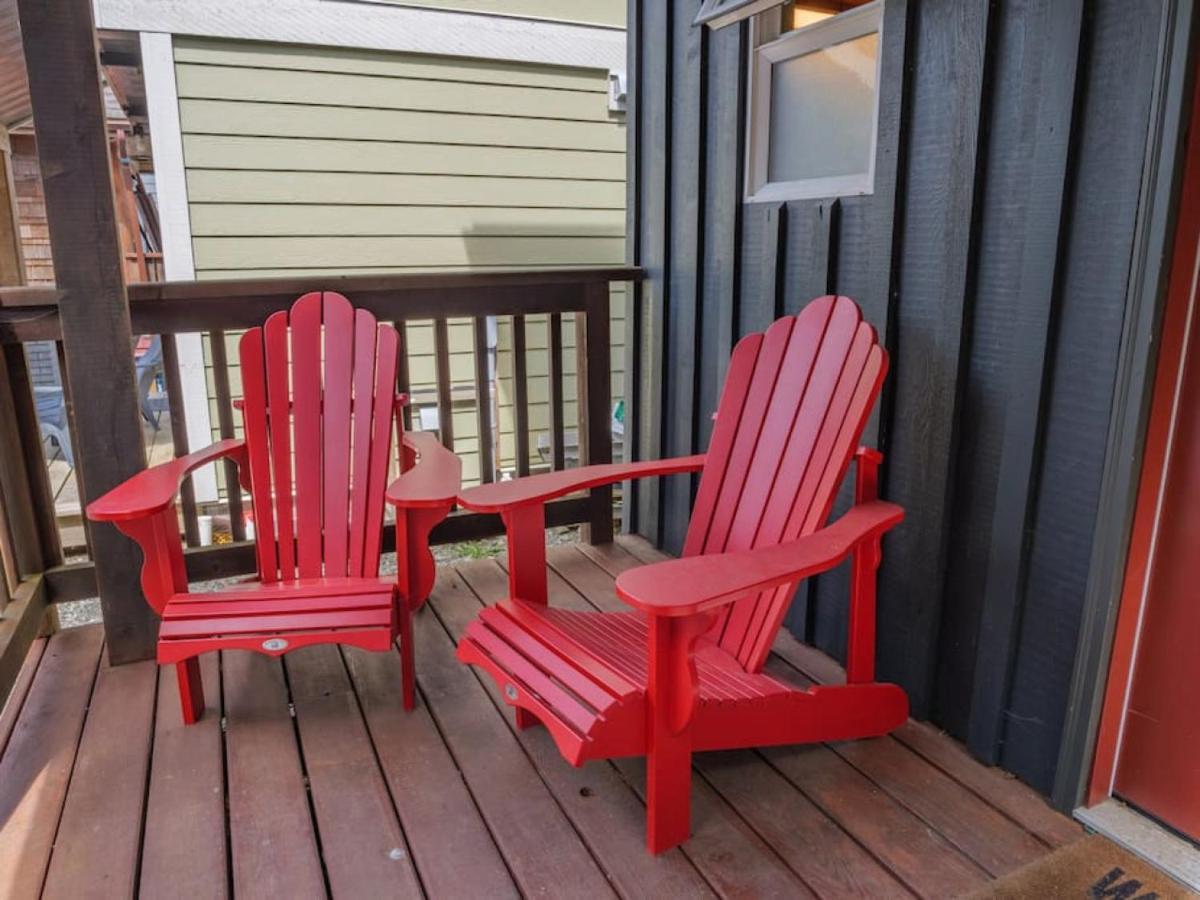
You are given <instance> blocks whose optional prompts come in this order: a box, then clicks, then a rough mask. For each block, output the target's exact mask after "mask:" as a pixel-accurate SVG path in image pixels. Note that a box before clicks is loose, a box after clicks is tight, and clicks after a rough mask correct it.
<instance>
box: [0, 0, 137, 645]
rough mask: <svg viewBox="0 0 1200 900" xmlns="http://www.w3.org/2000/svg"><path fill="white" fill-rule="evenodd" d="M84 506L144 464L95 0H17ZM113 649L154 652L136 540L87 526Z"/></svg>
mask: <svg viewBox="0 0 1200 900" xmlns="http://www.w3.org/2000/svg"><path fill="white" fill-rule="evenodd" d="M17 8H18V11H19V14H20V21H21V38H22V42H23V45H24V48H25V63H26V69H27V71H28V76H29V94H30V99H31V101H32V106H33V114H34V120H35V122H36V123H37V139H38V156H39V158H40V161H41V169H42V173H43V186H44V189H45V201H46V219H47V224H48V226H49V231H50V250H51V253H52V255H53V257H54V273H55V281H56V285H57V287H58V290H59V291H60V292H61V293H62V298H61V301H60V303H59V308H58V314H59V323H60V326H61V328H62V338H63V345H64V347H65V350H66V362H67V366H66V373H65V374H66V378H67V382H68V383H69V386H70V389H71V395H72V398H73V400H74V407H75V419H76V426H77V434H78V439H79V443H78V445H77V446H76V447H75V455H76V460H77V463H78V467H77V469H76V477H77V478H78V480H79V488H80V496H81V499H82V500H83V502H84V505H85V506H86V504H87V503H88V502H90V501H92V500H95V499H96V498H97V497H99V496H100V495H102V494H103V493H105V492H106V491H108V490H109V489H111V488H113V487H115V486H116V485H118V484H120V483H121V482H123V481H125V480H126V479H127V478H129V477H130V476H131V475H134V474H136V473H137V472H139V471H141V470H142V469H144V468H145V466H146V459H145V450H144V448H143V446H142V429H141V426H140V424H139V416H138V404H137V392H136V389H135V386H134V367H133V345H132V335H131V333H130V324H129V304H128V301H127V298H126V294H125V283H124V275H123V265H122V262H123V261H122V255H121V248H120V244H119V241H118V235H117V222H116V210H115V209H114V206H113V185H112V178H111V175H110V169H109V155H108V137H107V131H106V124H105V119H104V101H103V96H102V94H101V89H100V78H99V61H98V59H97V57H96V35H95V29H94V27H93V23H92V6H91V2H90V0H62V2H58V3H46V2H44V0H18V4H17ZM88 528H89V530H90V534H91V547H92V552H93V559H94V562H95V570H96V583H97V587H98V588H99V592H100V602H101V606H102V608H103V611H104V629H105V635H106V640H107V647H108V655H109V659H110V660H111V661H112V662H113V663H122V662H129V661H132V660H136V659H145V658H147V657H150V656H152V655H153V653H154V644H155V639H156V636H157V624H156V621H155V618H154V616H153V614H152V612H151V610H150V608H149V606H147V605H146V603H145V601H144V599H143V597H142V592H141V588H140V586H139V581H138V574H139V570H140V567H141V566H140V563H141V557H140V554H139V553H138V550H137V548H136V547H135V546H134V544H133V543H132V542H130V541H128V540H126V539H125V538H123V537H122V536H121V535H120V534H118V532H117V531H116V529H114V528H113V527H112V526H110V525H103V526H92V525H90V524H89V525H88Z"/></svg>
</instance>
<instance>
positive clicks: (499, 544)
mask: <svg viewBox="0 0 1200 900" xmlns="http://www.w3.org/2000/svg"><path fill="white" fill-rule="evenodd" d="M578 540H579V528H578V526H574V525H572V526H569V527H566V528H552V529H550V530H548V531H547V532H546V543H547V544H550V545H552V546H553V545H557V544H573V543H575V542H576V541H578ZM503 552H504V538H502V537H498V538H488V539H486V540H482V541H467V542H465V543H462V544H442V545H440V546H437V547H434V548H433V557H434V559H436V560H437V561H438V564H439V565H448V564H451V563H456V562H460V561H462V560H466V559H488V558H490V557H493V556H499V555H500V554H501V553H503ZM395 572H396V554H395V553H385V554H383V557H382V558H381V559H380V561H379V574H381V575H393V574H395ZM243 577H244V576H241V575H239V576H237V577H234V578H221V579H217V580H215V581H198V582H196V583H194V584H193V585H192V586H191V589H192V590H193V591H196V592H201V591H219V590H220V589H221V588H223V587H226V586H228V585H231V584H234V583H235V582H237V581H240V580H241V579H242V578H243ZM55 612H56V613H57V614H58V627H59V628H75V627H77V626H79V625H90V624H92V623H93V622H99V621H100V620H101V616H100V600H99V599H98V598H95V597H93V598H91V599H88V600H74V601H72V602H70V603H60V604H58V605H57V606H56V607H55Z"/></svg>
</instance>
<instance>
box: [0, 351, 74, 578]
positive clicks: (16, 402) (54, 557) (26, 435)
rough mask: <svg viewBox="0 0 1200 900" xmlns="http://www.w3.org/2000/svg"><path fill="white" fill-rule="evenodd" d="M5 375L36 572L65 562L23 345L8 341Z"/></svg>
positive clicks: (4, 355)
mask: <svg viewBox="0 0 1200 900" xmlns="http://www.w3.org/2000/svg"><path fill="white" fill-rule="evenodd" d="M3 357H4V372H3V373H0V374H4V375H6V376H7V378H8V387H9V391H10V393H11V396H12V403H13V407H12V412H13V422H14V426H15V428H16V438H17V441H18V442H19V445H20V453H21V455H22V456H23V457H24V483H23V485H22V487H21V488H20V490H21V495H22V497H23V500H22V502H23V504H24V505H26V506H28V508H29V511H30V514H31V515H32V517H33V519H34V523H35V525H36V528H37V540H38V544H39V546H40V550H41V553H40V559H39V563H40V564H39V565H37V566H36V567H35V571H41V570H42V569H44V568H49V567H51V566H57V565H60V564H61V563H62V561H63V552H62V540H61V538H60V536H59V533H58V518H57V516H56V514H55V511H54V494H53V492H52V491H51V489H50V473H49V471H48V469H47V466H46V456H45V454H44V453H43V452H42V434H41V427H40V426H39V425H38V414H37V399H36V397H35V396H34V389H33V380H32V378H31V377H30V374H29V362H28V360H27V359H26V357H25V347H24V345H23V344H6V345H5V346H4V348H3Z"/></svg>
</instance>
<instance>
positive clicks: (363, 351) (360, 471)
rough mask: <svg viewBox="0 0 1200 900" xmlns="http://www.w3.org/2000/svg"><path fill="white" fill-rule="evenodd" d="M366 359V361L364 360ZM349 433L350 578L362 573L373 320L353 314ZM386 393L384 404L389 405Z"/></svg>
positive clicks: (372, 386)
mask: <svg viewBox="0 0 1200 900" xmlns="http://www.w3.org/2000/svg"><path fill="white" fill-rule="evenodd" d="M368 357H369V359H368ZM352 379H353V392H354V398H353V401H352V407H351V409H352V411H353V416H352V430H351V434H350V558H349V561H348V563H347V565H348V568H349V573H350V574H351V575H360V574H362V565H363V541H364V539H365V537H366V524H367V523H366V518H367V487H368V484H369V482H370V472H369V467H370V462H371V443H372V434H371V431H372V428H373V426H374V424H375V416H374V408H375V317H374V316H373V315H371V314H370V313H369V312H367V311H366V310H365V309H358V310H355V311H354V370H353V375H352ZM391 399H392V391H391V390H389V391H388V397H387V402H389V403H390V402H391Z"/></svg>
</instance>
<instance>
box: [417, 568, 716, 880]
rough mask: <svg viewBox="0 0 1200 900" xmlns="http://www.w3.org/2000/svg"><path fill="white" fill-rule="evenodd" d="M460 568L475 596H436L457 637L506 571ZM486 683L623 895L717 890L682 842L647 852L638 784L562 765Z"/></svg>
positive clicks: (607, 767)
mask: <svg viewBox="0 0 1200 900" xmlns="http://www.w3.org/2000/svg"><path fill="white" fill-rule="evenodd" d="M458 572H459V575H460V577H461V578H462V579H463V581H464V582H465V583H466V584H467V586H468V587H470V589H471V591H472V592H473V593H474V595H475V598H477V599H478V601H479V602H478V603H475V604H460V605H457V606H449V605H445V604H437V603H436V602H435V607H434V608H435V610H436V611H437V613H438V616H439V618H440V619H441V621H442V624H443V625H444V626H445V627H446V629H447V631H448V632H449V633H450V634H451V635H452V636H454V637H455V638H457V637H458V635H460V634H461V633H462V631H463V630H464V629H465V628H466V626H467V623H469V622H470V621H471V619H472V618H473V617H474V616H475V614H476V613H477V612H478V610H479V609H481V608H482V605H483V603H486V602H489V601H491V600H492V599H494V598H495V597H496V594H497V591H499V593H500V596H501V597H502V596H503V593H504V587H505V586H506V585H507V578H506V576H505V575H504V573H503V572H502V571H501V570H500V569H499V567H498V566H497V565H496V563H494V562H493V561H491V560H478V561H473V562H469V563H463V564H460V565H459V567H458ZM482 683H483V685H484V687H485V689H486V690H487V692H488V695H489V697H490V698H491V700H492V705H493V706H494V707H495V708H496V710H497V711H498V712H499V713H500V715H501V716H503V720H504V721H505V722H506V723H509V725H510V730H512V731H513V734H514V736H515V737H516V738H517V740H518V741H519V742H520V743H521V745H522V747H523V748H524V749H525V752H526V753H527V754H528V756H529V758H530V760H531V761H532V762H533V764H534V766H535V767H536V768H537V770H538V772H539V773H540V774H541V777H542V778H543V779H544V780H545V782H546V785H547V787H549V788H550V790H551V792H552V793H553V794H554V796H555V798H556V799H557V800H558V802H559V804H560V805H561V806H562V808H563V810H564V812H565V813H566V814H567V816H568V817H569V818H570V819H571V822H572V824H573V825H574V826H575V828H576V830H578V832H579V833H580V835H581V836H582V837H583V839H584V841H585V842H586V843H587V845H588V848H589V849H590V850H591V852H592V854H593V855H594V856H595V857H596V859H597V860H599V861H600V863H601V865H602V866H603V867H604V870H605V872H606V873H607V874H608V877H609V878H611V879H612V881H613V883H614V884H615V885H616V887H617V889H618V891H619V892H620V893H621V895H622V896H625V897H705V896H712V892H711V890H710V889H709V888H708V885H707V883H706V882H705V881H704V879H703V878H702V877H701V875H700V874H699V872H697V871H696V868H695V866H693V865H692V863H691V862H690V861H689V860H688V859H687V857H686V856H685V855H684V854H683V853H682V852H681V851H679V850H672V851H670V852H668V853H664V854H662V855H661V856H658V857H653V856H650V855H648V854H647V853H646V852H645V842H644V838H643V835H642V833H641V832H640V831H638V830H636V829H630V828H626V827H622V825H623V823H625V822H629V821H637V820H638V819H639V818H640V817H642V816H644V815H645V812H646V808H645V806H644V804H643V803H642V801H641V799H640V798H639V797H638V794H637V792H636V791H635V790H634V789H633V788H632V787H631V786H630V785H629V784H628V783H627V782H626V781H625V780H624V778H622V777H621V775H620V773H619V772H618V771H617V770H616V768H615V767H614V766H613V765H612V764H611V763H608V762H607V761H603V760H596V761H591V762H588V763H586V764H584V765H583V766H581V767H579V768H574V767H572V766H567V765H563V761H562V756H561V755H560V754H559V752H558V748H557V747H556V746H555V744H554V741H553V740H551V738H550V735H549V732H547V731H546V730H545V729H543V728H529V729H525V730H523V731H518V730H516V729H515V727H513V726H512V721H513V720H512V716H511V714H510V713H509V711H508V707H507V705H506V704H505V703H504V701H503V700H502V699H501V697H500V694H499V692H498V691H497V690H496V688H495V685H494V684H493V683H492V681H491V679H482Z"/></svg>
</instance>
